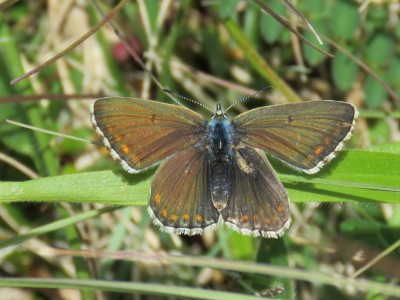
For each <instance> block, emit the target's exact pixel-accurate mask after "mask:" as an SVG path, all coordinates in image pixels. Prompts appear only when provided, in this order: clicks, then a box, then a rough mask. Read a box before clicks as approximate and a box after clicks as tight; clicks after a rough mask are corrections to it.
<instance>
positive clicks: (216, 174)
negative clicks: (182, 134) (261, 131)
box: [208, 114, 232, 212]
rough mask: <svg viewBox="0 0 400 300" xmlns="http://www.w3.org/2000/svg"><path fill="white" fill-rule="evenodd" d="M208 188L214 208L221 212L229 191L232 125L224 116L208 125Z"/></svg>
mask: <svg viewBox="0 0 400 300" xmlns="http://www.w3.org/2000/svg"><path fill="white" fill-rule="evenodd" d="M208 137H209V147H208V164H209V166H208V169H209V176H210V177H209V178H210V182H209V188H210V191H211V200H212V202H213V205H214V207H215V208H216V209H217V210H218V211H219V212H221V211H222V210H223V209H224V208H225V207H226V205H227V202H228V198H229V195H230V191H231V184H232V182H231V181H232V180H231V174H232V172H231V170H232V150H231V149H232V125H231V123H230V122H229V121H228V120H227V119H226V116H225V115H224V114H222V115H220V116H217V117H214V118H213V119H212V120H211V121H210V123H209V124H208Z"/></svg>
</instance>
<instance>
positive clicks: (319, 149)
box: [314, 146, 324, 155]
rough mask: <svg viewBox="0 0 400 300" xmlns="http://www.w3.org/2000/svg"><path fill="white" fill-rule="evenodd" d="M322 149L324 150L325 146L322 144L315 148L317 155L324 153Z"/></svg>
mask: <svg viewBox="0 0 400 300" xmlns="http://www.w3.org/2000/svg"><path fill="white" fill-rule="evenodd" d="M322 151H324V147H322V146H318V147H317V148H316V149H315V150H314V153H315V154H317V155H320V154H321V153H322Z"/></svg>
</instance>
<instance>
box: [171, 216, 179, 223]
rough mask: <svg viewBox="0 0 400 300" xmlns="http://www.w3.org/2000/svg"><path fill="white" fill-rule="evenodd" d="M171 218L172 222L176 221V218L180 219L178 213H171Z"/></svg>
mask: <svg viewBox="0 0 400 300" xmlns="http://www.w3.org/2000/svg"><path fill="white" fill-rule="evenodd" d="M169 219H170V220H171V221H172V222H175V221H176V220H178V216H177V215H170V216H169Z"/></svg>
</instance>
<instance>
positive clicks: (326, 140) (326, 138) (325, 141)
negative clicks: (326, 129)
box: [324, 136, 331, 145]
mask: <svg viewBox="0 0 400 300" xmlns="http://www.w3.org/2000/svg"><path fill="white" fill-rule="evenodd" d="M330 142H331V139H330V138H329V136H326V137H324V143H325V145H328V144H329V143H330Z"/></svg>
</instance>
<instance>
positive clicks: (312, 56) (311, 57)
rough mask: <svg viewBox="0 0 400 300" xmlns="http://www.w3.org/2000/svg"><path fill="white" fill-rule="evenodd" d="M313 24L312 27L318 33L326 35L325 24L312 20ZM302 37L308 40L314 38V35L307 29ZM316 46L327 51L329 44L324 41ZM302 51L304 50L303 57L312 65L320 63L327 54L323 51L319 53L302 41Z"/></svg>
mask: <svg viewBox="0 0 400 300" xmlns="http://www.w3.org/2000/svg"><path fill="white" fill-rule="evenodd" d="M313 26H314V29H315V30H316V31H317V32H318V34H320V35H321V36H324V35H327V28H326V25H325V23H323V22H322V21H318V22H313ZM304 37H305V38H306V39H307V40H309V41H312V40H313V39H315V37H314V35H313V34H312V33H311V32H309V31H307V32H305V33H304ZM318 48H320V49H321V50H324V51H329V44H328V43H324V44H323V45H318ZM303 51H304V57H305V58H306V60H307V62H308V63H309V64H310V65H312V66H315V65H318V64H320V63H321V62H322V61H324V60H325V59H326V58H327V56H326V55H325V54H324V53H321V52H319V51H317V50H315V49H313V48H312V47H310V46H309V45H307V44H306V43H304V42H303Z"/></svg>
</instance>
